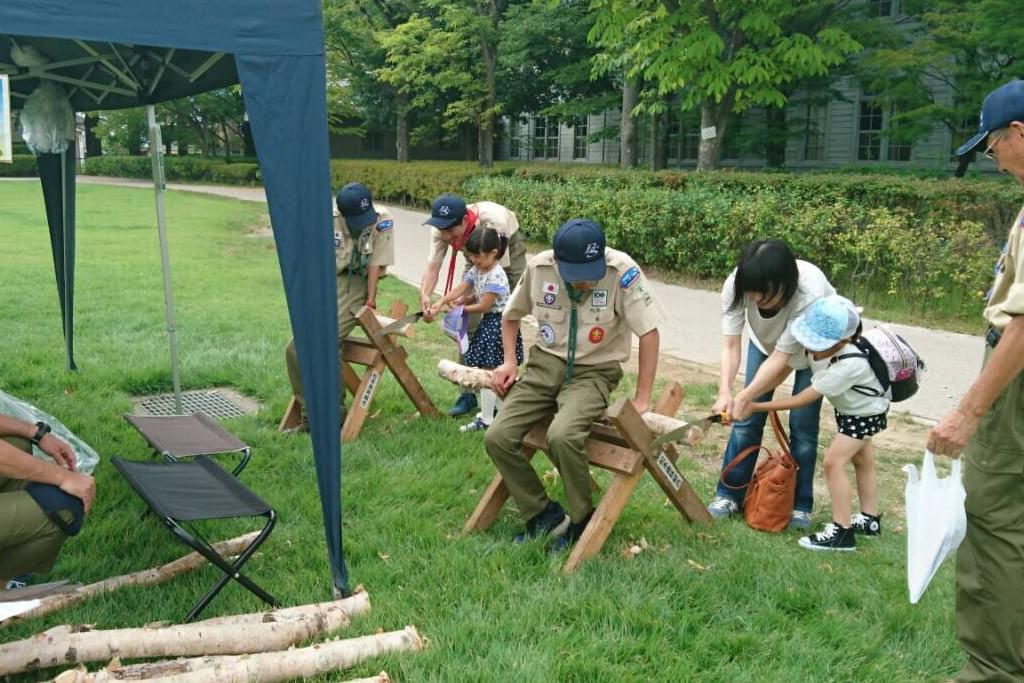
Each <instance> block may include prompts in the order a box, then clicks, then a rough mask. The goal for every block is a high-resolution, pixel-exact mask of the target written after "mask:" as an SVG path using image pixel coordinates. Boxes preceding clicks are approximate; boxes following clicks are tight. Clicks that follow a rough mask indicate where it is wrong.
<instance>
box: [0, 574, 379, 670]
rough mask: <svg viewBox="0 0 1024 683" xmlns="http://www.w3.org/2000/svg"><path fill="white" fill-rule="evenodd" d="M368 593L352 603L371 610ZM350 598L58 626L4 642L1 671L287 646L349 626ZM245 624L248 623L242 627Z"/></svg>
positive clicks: (241, 652) (256, 650)
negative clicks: (107, 626) (208, 615)
mask: <svg viewBox="0 0 1024 683" xmlns="http://www.w3.org/2000/svg"><path fill="white" fill-rule="evenodd" d="M362 596H363V597H362V598H361V599H359V600H356V601H353V602H351V603H350V604H351V605H353V606H355V607H356V608H357V609H362V610H363V611H366V610H368V609H369V600H368V598H367V597H366V594H365V593H363V594H362ZM350 600H351V599H350ZM344 602H345V601H344V600H339V601H336V602H331V603H325V604H320V605H306V606H303V607H298V608H291V609H287V610H276V611H273V612H267V613H256V614H249V615H240V616H237V617H222V618H220V619H212V620H209V621H205V622H198V623H194V624H175V625H171V626H160V627H155V628H154V627H145V628H126V629H115V630H108V631H92V630H88V629H83V630H79V629H74V628H72V627H69V626H66V625H65V626H58V627H56V628H52V629H50V630H48V631H44V632H43V633H40V634H37V635H35V636H33V637H32V638H28V639H26V640H20V641H15V642H11V643H5V644H3V645H0V676H3V675H5V674H12V673H17V672H20V671H31V670H36V669H47V668H50V667H54V666H60V665H62V664H65V665H66V664H74V663H76V662H95V661H106V660H108V659H110V658H111V657H119V658H123V659H138V658H142V657H181V656H199V655H237V654H245V653H252V652H268V651H271V650H283V649H285V648H288V647H291V646H293V645H295V644H297V643H300V642H302V641H304V640H309V639H310V638H313V637H314V636H318V635H322V634H325V633H332V632H334V631H337V630H338V629H341V628H345V627H346V626H348V625H349V624H350V623H351V616H352V615H351V614H350V612H349V611H348V610H347V609H346V608H345V606H344V605H343V604H342V603H344ZM240 625H244V626H245V628H239V626H240Z"/></svg>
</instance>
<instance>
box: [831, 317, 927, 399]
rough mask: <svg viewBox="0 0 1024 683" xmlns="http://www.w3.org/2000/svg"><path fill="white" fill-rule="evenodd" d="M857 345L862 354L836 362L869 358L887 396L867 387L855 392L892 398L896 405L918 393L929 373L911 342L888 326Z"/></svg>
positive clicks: (864, 336) (861, 338)
mask: <svg viewBox="0 0 1024 683" xmlns="http://www.w3.org/2000/svg"><path fill="white" fill-rule="evenodd" d="M853 344H854V346H856V347H857V348H858V349H860V351H861V353H844V354H842V355H841V356H837V357H836V358H835V359H833V361H832V362H833V363H835V362H837V361H841V360H843V359H844V358H867V360H868V364H869V365H870V366H871V370H872V371H874V373H875V377H877V378H878V383H879V384H881V385H882V392H883V393H881V394H879V393H878V390H877V389H875V388H874V387H863V386H855V387H853V390H854V391H856V392H859V393H861V394H865V395H867V396H888V397H889V400H890V401H892V402H894V403H898V402H900V401H906V400H907V399H908V398H910V397H911V396H913V395H914V394H916V393H917V389H918V383H919V381H920V374H921V371H923V370H924V369H925V365H924V361H923V360H922V359H921V356H919V355H918V353H917V352H916V351H914V348H913V347H912V346H911V345H910V344H909V343H907V340H906V339H904V338H903V337H901V336H900V335H898V334H896V333H895V332H893V331H892V330H891V329H889V327H888V325H880V326H878V327H876V328H874V329H872V330H868V331H867V332H865V333H864V334H862V335H860V336H859V337H857V338H855V339H854V340H853Z"/></svg>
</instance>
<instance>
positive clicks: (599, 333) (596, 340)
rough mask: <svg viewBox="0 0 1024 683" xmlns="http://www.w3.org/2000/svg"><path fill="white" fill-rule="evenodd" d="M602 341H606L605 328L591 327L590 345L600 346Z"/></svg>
mask: <svg viewBox="0 0 1024 683" xmlns="http://www.w3.org/2000/svg"><path fill="white" fill-rule="evenodd" d="M602 339H604V328H603V327H591V328H590V343H591V344H600V343H601V340H602Z"/></svg>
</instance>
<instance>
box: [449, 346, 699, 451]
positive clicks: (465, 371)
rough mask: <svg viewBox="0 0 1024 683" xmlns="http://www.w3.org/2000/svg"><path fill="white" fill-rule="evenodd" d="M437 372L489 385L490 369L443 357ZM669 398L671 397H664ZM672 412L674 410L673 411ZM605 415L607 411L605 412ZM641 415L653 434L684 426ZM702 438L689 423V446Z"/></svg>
mask: <svg viewBox="0 0 1024 683" xmlns="http://www.w3.org/2000/svg"><path fill="white" fill-rule="evenodd" d="M437 374H438V375H439V376H441V377H442V378H444V379H446V380H448V381H449V382H452V383H454V384H458V385H459V386H461V387H462V388H463V389H465V390H467V391H470V390H475V389H486V388H490V386H491V374H492V373H491V371H490V370H484V369H482V368H471V367H468V366H466V365H460V364H459V363H456V362H454V361H450V360H447V359H443V360H441V361H440V362H438V364H437ZM666 400H671V399H666ZM673 412H674V411H673ZM605 415H606V416H607V413H606V414H605ZM641 417H643V420H644V423H646V425H647V427H648V428H649V429H650V430H651V431H652V432H654V434H655V435H659V436H660V435H661V434H666V433H668V432H671V431H672V430H674V429H680V428H681V427H685V426H686V424H687V423H686V422H684V421H683V420H678V419H676V418H674V417H671V416H669V415H660V414H659V413H658V412H646V413H644V414H643V415H642V416H641ZM703 438H704V432H703V430H701V428H700V427H698V426H696V425H691V426H690V430H689V431H688V432H687V433H686V437H685V438H684V439H680V440H681V441H685V442H686V443H688V444H689V445H691V446H696V445H697V444H698V443H700V442H701V440H702V439H703Z"/></svg>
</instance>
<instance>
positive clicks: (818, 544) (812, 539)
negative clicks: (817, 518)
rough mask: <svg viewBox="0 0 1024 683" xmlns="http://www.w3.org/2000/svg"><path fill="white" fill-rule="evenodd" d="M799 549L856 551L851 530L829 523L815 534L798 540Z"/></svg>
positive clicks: (855, 543) (855, 542)
mask: <svg viewBox="0 0 1024 683" xmlns="http://www.w3.org/2000/svg"><path fill="white" fill-rule="evenodd" d="M800 547H801V548H807V549H808V550H856V549H857V541H856V540H854V536H853V529H852V528H851V527H846V528H843V527H841V526H839V525H838V524H836V523H835V522H829V523H828V524H826V525H825V527H824V528H823V529H822V530H821V531H819V532H818V533H816V534H811V535H810V536H804V537H803V538H801V539H800Z"/></svg>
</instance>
